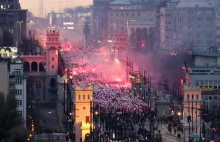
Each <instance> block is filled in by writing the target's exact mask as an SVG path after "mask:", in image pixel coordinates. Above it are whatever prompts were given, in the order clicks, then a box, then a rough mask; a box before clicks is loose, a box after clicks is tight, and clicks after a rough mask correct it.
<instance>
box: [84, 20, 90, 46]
mask: <svg viewBox="0 0 220 142" xmlns="http://www.w3.org/2000/svg"><path fill="white" fill-rule="evenodd" d="M90 32H91V29H90V26H89V22H88V21H86V22H85V25H84V28H83V33H84V34H85V37H86V48H87V47H88V35H89V34H90Z"/></svg>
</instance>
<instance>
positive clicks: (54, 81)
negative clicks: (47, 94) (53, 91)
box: [50, 78, 56, 87]
mask: <svg viewBox="0 0 220 142" xmlns="http://www.w3.org/2000/svg"><path fill="white" fill-rule="evenodd" d="M50 86H53V87H55V86H56V79H55V78H51V79H50Z"/></svg>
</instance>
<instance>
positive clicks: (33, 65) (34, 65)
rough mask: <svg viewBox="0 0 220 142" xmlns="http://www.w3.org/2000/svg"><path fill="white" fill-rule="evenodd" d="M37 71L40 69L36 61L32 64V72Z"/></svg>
mask: <svg viewBox="0 0 220 142" xmlns="http://www.w3.org/2000/svg"><path fill="white" fill-rule="evenodd" d="M37 69H38V68H37V62H35V61H34V62H32V63H31V71H37Z"/></svg>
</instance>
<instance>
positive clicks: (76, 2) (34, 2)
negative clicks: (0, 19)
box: [20, 0, 93, 16]
mask: <svg viewBox="0 0 220 142" xmlns="http://www.w3.org/2000/svg"><path fill="white" fill-rule="evenodd" d="M92 1H93V0H44V4H43V5H44V6H43V7H44V15H45V10H46V13H48V12H51V11H55V12H59V9H60V11H62V10H63V9H65V8H68V7H76V6H80V5H82V6H85V5H91V4H92ZM20 4H21V8H22V9H28V11H30V12H32V13H33V14H34V15H35V16H38V15H39V10H38V9H39V0H20ZM59 5H60V6H59Z"/></svg>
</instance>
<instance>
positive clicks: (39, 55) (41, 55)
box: [20, 53, 46, 58]
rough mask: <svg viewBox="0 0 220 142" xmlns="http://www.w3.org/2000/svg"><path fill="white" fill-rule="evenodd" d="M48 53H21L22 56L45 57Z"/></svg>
mask: <svg viewBox="0 0 220 142" xmlns="http://www.w3.org/2000/svg"><path fill="white" fill-rule="evenodd" d="M45 56H46V53H41V54H24V53H21V55H20V57H21V58H22V57H45Z"/></svg>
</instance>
